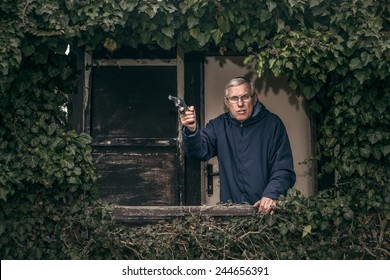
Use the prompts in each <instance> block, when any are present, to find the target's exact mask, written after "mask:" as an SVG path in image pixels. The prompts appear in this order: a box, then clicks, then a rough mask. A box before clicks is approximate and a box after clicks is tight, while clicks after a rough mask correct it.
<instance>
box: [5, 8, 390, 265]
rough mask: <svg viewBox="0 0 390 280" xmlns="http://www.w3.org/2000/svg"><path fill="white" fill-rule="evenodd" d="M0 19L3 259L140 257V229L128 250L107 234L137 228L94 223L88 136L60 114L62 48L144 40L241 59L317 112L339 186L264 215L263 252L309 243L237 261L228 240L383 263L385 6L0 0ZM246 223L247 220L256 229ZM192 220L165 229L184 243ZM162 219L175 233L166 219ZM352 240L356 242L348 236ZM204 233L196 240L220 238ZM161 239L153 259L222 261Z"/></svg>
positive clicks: (388, 72) (67, 59) (65, 71)
mask: <svg viewBox="0 0 390 280" xmlns="http://www.w3.org/2000/svg"><path fill="white" fill-rule="evenodd" d="M0 14H1V16H0V97H1V100H0V201H1V205H0V221H1V224H0V254H1V257H2V258H75V257H77V256H83V258H112V257H118V258H120V257H125V256H126V252H132V253H134V255H133V257H135V258H139V257H141V256H140V255H139V252H142V251H144V252H150V249H148V251H146V250H144V249H145V248H147V244H150V242H152V243H153V242H155V241H153V240H154V239H153V235H152V234H151V232H152V231H148V227H145V228H143V231H142V232H143V235H142V234H140V235H139V236H138V235H137V234H135V235H136V236H138V237H137V238H141V237H140V236H141V235H142V236H143V237H144V238H146V239H145V240H143V241H142V242H139V247H138V248H136V246H135V247H132V245H131V244H133V243H131V242H130V243H126V246H127V247H126V248H128V250H129V251H126V250H124V249H123V248H119V247H120V246H119V245H118V244H119V243H115V242H117V240H118V239H121V237H123V238H126V239H127V240H132V238H136V237H135V235H134V233H132V232H131V229H122V228H121V229H120V230H118V228H120V226H119V225H113V224H110V223H109V222H102V220H104V221H106V220H105V219H107V218H106V217H109V215H108V213H109V209H108V208H107V207H108V206H107V205H104V206H101V205H100V204H98V206H96V205H95V204H94V203H93V201H95V200H96V197H95V193H96V187H95V186H94V179H95V173H94V165H93V161H92V157H91V148H90V141H91V140H90V137H89V135H87V134H77V133H75V132H74V131H73V130H72V129H71V127H69V125H68V124H67V121H66V110H64V108H65V107H66V106H67V98H66V97H67V96H69V95H72V94H74V93H75V87H74V83H73V82H74V80H75V77H76V76H77V74H78V73H77V71H76V68H75V60H74V56H73V53H72V52H70V54H69V55H66V54H65V50H66V48H67V45H71V46H72V48H82V49H85V51H87V52H92V51H93V50H94V49H96V48H97V47H100V46H103V47H104V48H105V49H106V51H107V53H115V51H117V50H119V49H120V48H121V47H123V46H129V47H133V48H137V47H138V46H141V45H147V46H150V45H153V46H158V47H160V48H162V49H171V48H174V47H176V46H180V47H181V48H182V49H183V50H184V51H185V52H190V51H206V50H209V49H218V50H219V52H220V54H221V55H223V54H225V53H229V52H232V53H239V54H241V55H244V56H246V63H252V64H253V65H254V67H255V69H256V71H257V73H258V74H259V75H260V76H264V77H267V76H269V75H274V76H279V75H283V76H285V77H287V79H288V82H289V85H290V87H291V88H292V89H293V90H295V91H296V92H297V93H298V94H301V95H303V96H304V97H305V98H306V100H307V102H308V104H309V106H310V108H311V109H312V111H313V112H315V113H316V118H317V119H318V126H317V134H318V145H317V153H318V155H317V156H318V157H321V158H325V159H326V163H325V166H324V169H323V170H320V172H321V173H322V172H336V173H337V175H338V181H337V185H335V186H333V188H332V190H331V192H330V193H329V192H327V193H323V194H319V195H318V196H317V197H314V198H309V199H307V198H298V197H296V196H293V195H290V196H289V197H288V198H287V200H286V202H285V203H284V204H283V203H282V204H281V207H283V206H282V205H285V206H286V205H287V207H286V209H284V210H283V209H281V210H280V212H279V213H280V214H278V215H279V216H278V215H276V216H274V217H264V219H265V222H266V224H267V225H268V226H269V227H270V230H271V231H272V230H273V231H274V232H275V231H277V232H278V234H277V235H275V236H278V238H280V240H279V242H276V241H274V240H273V241H272V244H273V246H276V245H275V244H279V243H280V244H287V242H290V241H291V240H292V239H294V238H295V239H294V240H297V242H298V243H299V242H300V240H301V239H304V238H309V237H313V239H312V242H308V241H307V240H304V241H303V243H305V244H306V245H305V246H306V247H305V246H303V247H302V248H300V250H301V251H300V252H301V253H300V254H293V253H292V251H291V250H292V248H291V247H290V249H288V246H287V245H286V246H285V247H283V250H282V249H280V248H279V249H280V251H281V252H282V251H284V252H285V253H284V254H279V255H275V254H272V253H270V252H271V250H270V251H267V252H264V255H261V254H258V253H255V252H252V253H253V254H251V253H250V252H251V251H250V250H249V251H245V248H244V249H243V248H241V250H243V251H245V252H246V253H247V255H245V254H244V253H243V252H240V248H237V247H235V249H234V250H232V251H231V254H232V256H233V255H234V257H238V256H241V257H248V258H249V257H264V258H267V257H270V258H294V257H295V258H332V257H333V258H339V257H342V256H343V254H344V256H345V254H346V253H345V252H347V251H348V250H352V251H353V252H354V253H353V254H351V255H348V256H349V257H351V258H364V257H370V258H389V256H390V253H389V249H388V248H389V247H388V246H389V235H390V233H389V220H390V206H389V205H390V189H389V173H390V171H389V170H390V169H389V161H390V156H389V154H390V143H389V138H390V131H389V129H388V127H389V122H390V117H389V113H388V111H389V103H390V97H389V92H390V83H389V77H390V63H389V61H390V23H389V18H390V5H389V3H388V1H367V0H365V1H359V0H340V1H323V0H280V1H279V0H278V1H277V0H262V1H259V0H257V1H239V0H220V1H219V0H212V1H208V0H183V1H180V0H177V1H176V0H172V1H168V0H94V1H88V0H67V1H63V0H57V1H55V0H39V1H38V0H17V1H14V0H12V1H11V0H3V1H1V3H0ZM313 160H316V158H315V159H313ZM91 205H93V206H91ZM294 205H295V206H294ZM90 207H92V208H90ZM91 209H92V210H91ZM283 215H285V216H283ZM297 215H299V216H297ZM80 217H81V218H83V219H80ZM278 217H279V218H278ZM287 217H288V219H289V220H290V221H291V220H294V223H295V225H294V226H291V222H290V223H286V221H285V220H286V219H287ZM250 219H253V217H251V218H250ZM250 219H249V218H248V221H247V222H248V225H253V226H255V224H256V223H254V222H251V220H250ZM256 219H258V218H257V217H256ZM98 221H100V222H98ZM193 221H194V220H191V227H189V228H185V230H184V229H183V227H179V226H176V227H175V226H173V228H174V229H175V230H176V231H175V233H174V234H175V235H178V236H181V238H182V241H183V244H187V243H185V242H189V243H188V244H190V243H191V242H194V239H192V237H191V238H187V237H188V236H190V235H191V234H192V235H193V234H195V231H193V230H192V228H193V227H192V226H193ZM232 222H233V221H232ZM188 223H190V222H188V221H186V222H184V224H187V225H188ZM198 223H202V221H198ZM234 223H240V221H234ZM182 224H183V223H182ZM167 225H168V226H170V227H171V228H170V230H171V229H172V223H167ZM174 225H175V224H174ZM235 225H237V224H235ZM99 226H100V227H101V228H99ZM221 226H222V225H221ZM238 227H239V228H240V229H243V228H244V227H242V226H238ZM91 228H93V229H95V230H94V231H93V232H94V234H95V235H93V233H91ZM206 228H207V227H206ZM208 228H209V230H210V229H213V227H208ZM231 228H232V227H231ZM334 228H336V229H337V230H333V231H332V229H334ZM367 228H370V229H371V231H368V230H367ZM246 229H247V230H248V231H251V229H250V228H246ZM303 229H305V230H303ZM104 230H106V231H109V234H105V233H104ZM180 230H181V231H180ZM124 231H126V234H125V233H124ZM115 232H116V233H117V234H115ZM217 232H218V230H217V231H216V232H213V236H215V234H217ZM264 232H265V231H264ZM297 232H298V233H299V234H297ZM302 232H303V233H304V234H301V233H302ZM336 232H337V236H343V239H342V242H343V243H342V244H341V243H339V239H337V238H336ZM340 232H341V233H340ZM181 233H182V234H184V235H180V234H181ZM99 234H100V235H99ZM348 235H349V236H354V238H351V239H350V241H349V242H350V243H348V242H346V241H345V240H346V236H348ZM129 236H131V238H129ZM186 236H187V237H186ZM206 236H209V235H206ZM302 236H304V237H302ZM314 236H316V238H314ZM109 238H110V239H109ZM148 238H149V239H148ZM208 238H209V237H208ZM208 238H203V239H196V238H195V239H196V240H202V242H217V241H216V240H213V239H208ZM224 238H225V240H226V238H227V237H226V236H225V237H224ZM232 238H233V237H232ZM297 238H298V239H297ZM260 239H261V238H260ZM260 239H258V240H257V241H259V242H260ZM241 240H242V239H241ZM326 240H328V241H327V242H328V243H326V242H325V241H326ZM330 240H333V241H334V242H335V244H337V246H338V247H339V248H341V249H340V251H339V252H340V253H339V254H333V255H332V254H331V253H330V252H331V251H332V250H330V249H329V254H328V255H327V254H326V253H324V252H325V251H322V252H321V254H322V255H321V254H320V253H319V252H317V250H315V248H318V244H320V243H321V242H323V244H325V243H326V244H332V242H331V241H330ZM335 240H336V241H335ZM231 241H232V244H236V243H237V242H235V241H236V240H235V239H234V238H233V239H231ZM248 242H249V241H248ZM340 242H341V241H340ZM298 243H296V244H298ZM92 244H95V247H93V246H94V245H92ZM104 244H105V245H104ZM107 244H111V245H112V244H116V246H111V247H110V245H107ZM143 244H144V246H145V247H142V246H143ZM166 244H168V243H166ZM188 244H187V245H188ZM245 244H246V243H245ZM248 244H249V243H248ZM316 244H317V245H316ZM97 245H99V246H100V247H99V248H98V247H96V246H97ZM198 245H199V244H198ZM88 246H89V247H88ZM159 246H160V247H159ZM159 246H157V245H156V246H153V248H160V251H159V252H158V254H156V252H150V254H151V255H153V254H154V256H160V257H161V258H164V257H166V258H167V257H169V258H172V257H173V258H174V257H177V258H186V257H201V256H202V254H203V256H206V257H210V258H220V257H221V255H218V254H214V253H212V251H204V250H205V249H204V247H202V248H201V249H202V250H203V251H202V252H196V251H195V252H194V251H192V252H191V253H188V255H186V256H183V255H181V254H182V253H180V254H179V253H178V252H179V251H180V252H182V249H183V248H179V247H180V246H179V247H177V246H176V247H175V246H173V245H172V246H173V247H171V248H170V249H168V248H166V247H164V246H163V244H160V245H159ZM183 246H184V245H183ZM241 246H243V247H245V245H244V243H242V244H241ZM316 246H317V247H316ZM332 246H333V245H332ZM86 248H90V250H87V249H86ZM92 248H94V250H93V249H92ZM113 248H117V249H118V251H117V252H116V254H115V253H114V252H112V250H113ZM148 248H150V246H149V247H148ZM164 248H165V249H166V250H171V251H170V253H167V251H164V250H165V249H164ZM172 248H176V249H177V251H176V249H172ZM197 248H199V247H197ZM329 248H331V249H335V248H334V247H329ZM72 250H73V251H72ZM77 250H79V251H77ZM110 250H111V251H110ZM156 250H157V249H156ZM194 250H195V249H194ZM199 250H200V249H199ZM237 250H238V251H237ZM318 251H321V250H318ZM76 252H77V253H78V254H76ZM172 252H173V255H172ZM175 252H176V253H177V255H175ZM316 252H317V253H316ZM145 254H146V255H145V256H146V257H147V256H148V255H147V253H145ZM267 254H268V255H267ZM224 256H225V257H226V252H225V255H224ZM227 256H229V254H228V255H227Z"/></svg>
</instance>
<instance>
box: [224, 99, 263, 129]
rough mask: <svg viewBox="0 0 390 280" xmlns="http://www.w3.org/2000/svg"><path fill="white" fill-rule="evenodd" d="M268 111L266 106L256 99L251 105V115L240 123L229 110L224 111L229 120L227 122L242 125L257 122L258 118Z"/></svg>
mask: <svg viewBox="0 0 390 280" xmlns="http://www.w3.org/2000/svg"><path fill="white" fill-rule="evenodd" d="M268 113H269V110H268V109H267V108H265V106H264V105H263V104H262V103H261V102H260V101H256V104H255V106H254V107H253V113H252V116H251V117H250V118H249V119H247V120H245V121H244V122H242V123H241V122H239V121H238V120H236V119H235V118H234V117H233V116H232V114H231V113H230V112H227V113H225V117H226V119H227V120H228V121H229V123H231V124H233V125H235V126H241V125H242V126H244V127H245V126H248V125H251V124H253V123H256V122H258V121H259V120H261V119H262V118H264V117H265V116H266V115H267V114H268Z"/></svg>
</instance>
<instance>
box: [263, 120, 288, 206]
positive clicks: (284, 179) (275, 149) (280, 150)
mask: <svg viewBox="0 0 390 280" xmlns="http://www.w3.org/2000/svg"><path fill="white" fill-rule="evenodd" d="M269 162H270V179H269V181H268V185H267V187H266V189H265V190H264V192H263V196H265V197H269V198H272V199H278V198H279V197H280V196H281V195H286V194H287V191H288V189H289V188H291V187H292V186H293V185H294V184H295V180H296V175H295V171H294V164H293V156H292V152H291V146H290V141H289V139H288V135H287V131H286V128H285V126H284V125H283V123H282V121H281V120H279V122H278V124H277V126H276V128H275V133H274V138H273V143H272V148H271V149H270V154H269Z"/></svg>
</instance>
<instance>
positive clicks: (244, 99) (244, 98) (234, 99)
mask: <svg viewBox="0 0 390 280" xmlns="http://www.w3.org/2000/svg"><path fill="white" fill-rule="evenodd" d="M253 96H255V93H253V94H252V95H249V94H244V95H243V96H232V97H225V98H226V99H227V100H229V101H230V103H232V104H235V103H237V102H238V100H240V99H241V101H242V102H249V101H250V100H251V99H252V98H253Z"/></svg>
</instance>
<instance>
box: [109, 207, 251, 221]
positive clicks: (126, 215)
mask: <svg viewBox="0 0 390 280" xmlns="http://www.w3.org/2000/svg"><path fill="white" fill-rule="evenodd" d="M255 213H256V209H255V208H253V207H252V206H251V205H246V204H240V205H215V206H121V205H116V206H114V211H113V217H114V220H115V221H117V222H120V223H132V222H142V221H151V222H152V221H159V220H168V219H173V218H178V217H184V216H191V215H196V216H202V217H231V216H251V215H254V214H255Z"/></svg>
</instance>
